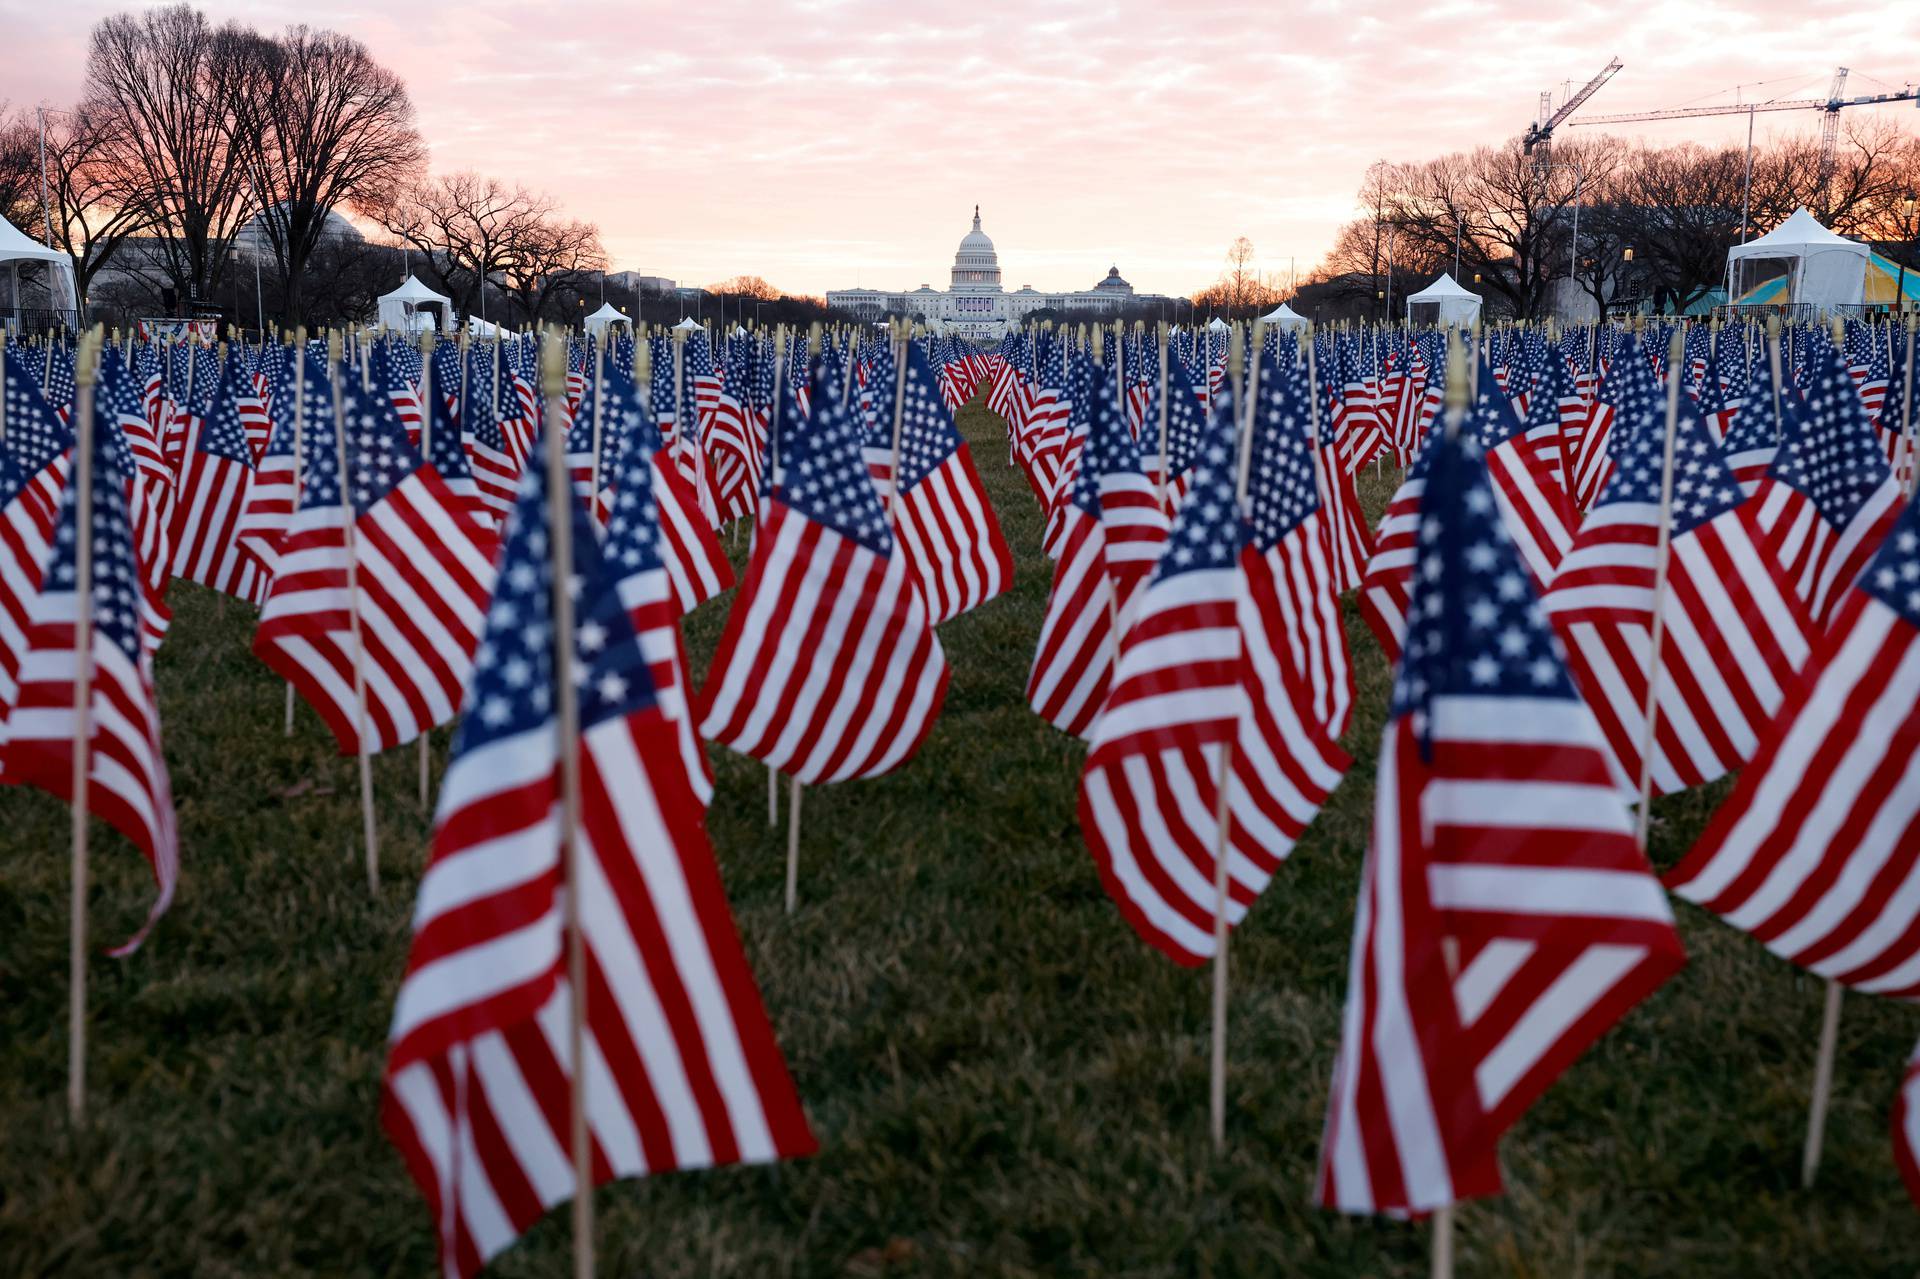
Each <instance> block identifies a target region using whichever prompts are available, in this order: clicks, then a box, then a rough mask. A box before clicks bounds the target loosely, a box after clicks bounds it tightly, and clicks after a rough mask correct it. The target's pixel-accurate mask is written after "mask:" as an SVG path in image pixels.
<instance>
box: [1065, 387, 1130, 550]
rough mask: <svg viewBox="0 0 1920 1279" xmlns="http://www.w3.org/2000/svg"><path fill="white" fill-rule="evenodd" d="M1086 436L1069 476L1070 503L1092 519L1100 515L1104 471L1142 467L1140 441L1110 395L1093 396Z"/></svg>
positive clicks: (1120, 471) (1107, 473)
mask: <svg viewBox="0 0 1920 1279" xmlns="http://www.w3.org/2000/svg"><path fill="white" fill-rule="evenodd" d="M1093 401H1094V402H1093V406H1092V410H1093V412H1092V419H1091V421H1090V422H1089V424H1088V427H1087V438H1086V439H1085V440H1084V441H1083V442H1082V443H1081V445H1080V461H1079V464H1078V469H1077V471H1076V472H1075V474H1074V477H1073V504H1074V505H1075V506H1077V507H1079V508H1080V509H1081V510H1082V511H1085V512H1086V513H1087V514H1088V515H1089V516H1091V517H1093V518H1094V519H1096V520H1097V519H1099V518H1100V480H1101V477H1103V476H1106V475H1115V474H1126V473H1130V472H1137V471H1140V470H1141V469H1142V467H1141V461H1140V441H1138V440H1136V439H1134V438H1133V430H1132V429H1131V428H1130V427H1129V426H1128V425H1127V419H1126V416H1125V415H1124V414H1122V413H1121V412H1120V410H1119V408H1118V407H1117V406H1116V405H1115V404H1114V402H1113V396H1111V395H1096V396H1094V397H1093Z"/></svg>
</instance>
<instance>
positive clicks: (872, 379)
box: [854, 342, 897, 446]
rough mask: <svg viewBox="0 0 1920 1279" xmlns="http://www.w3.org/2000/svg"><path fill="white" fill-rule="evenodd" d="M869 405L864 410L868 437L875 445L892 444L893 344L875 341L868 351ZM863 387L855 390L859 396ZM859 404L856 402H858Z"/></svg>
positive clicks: (867, 396) (867, 385)
mask: <svg viewBox="0 0 1920 1279" xmlns="http://www.w3.org/2000/svg"><path fill="white" fill-rule="evenodd" d="M866 364H867V384H866V386H865V388H864V390H865V393H866V400H867V403H866V406H865V408H864V409H862V410H861V413H862V414H863V419H864V422H865V425H866V432H867V437H868V438H869V439H870V440H871V441H872V442H873V443H875V444H884V445H888V446H891V445H892V444H893V380H894V378H895V376H897V374H896V372H895V366H894V362H893V343H891V342H876V343H874V344H873V346H872V347H871V348H870V349H869V350H868V352H867V359H866ZM862 389H863V388H859V387H856V388H855V391H854V393H855V394H856V395H858V394H860V392H861V390H862ZM856 403H857V401H856Z"/></svg>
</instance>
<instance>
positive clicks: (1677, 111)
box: [1574, 67, 1920, 206]
mask: <svg viewBox="0 0 1920 1279" xmlns="http://www.w3.org/2000/svg"><path fill="white" fill-rule="evenodd" d="M1846 90H1847V69H1846V68H1845V67H1841V68H1840V69H1839V70H1838V71H1836V72H1834V76H1833V85H1832V87H1831V88H1829V89H1828V90H1827V96H1826V97H1824V98H1781V99H1777V100H1775V101H1772V102H1748V103H1734V104H1732V105H1729V106H1718V107H1675V108H1673V109H1672V110H1668V111H1630V112H1626V113H1625V114H1622V115H1590V116H1588V117H1587V118H1586V119H1584V120H1575V121H1574V124H1576V125H1583V124H1627V123H1630V122H1632V121H1636V120H1685V119H1692V118H1694V117H1697V116H1709V115H1744V116H1746V117H1747V148H1748V150H1749V151H1751V150H1752V148H1753V117H1754V115H1755V114H1756V113H1757V112H1761V111H1824V112H1825V113H1826V118H1825V119H1824V120H1822V121H1821V122H1820V187H1819V199H1820V203H1821V204H1822V205H1823V206H1824V204H1825V202H1826V194H1827V184H1828V183H1829V182H1830V181H1832V179H1833V158H1834V150H1835V147H1836V144H1837V143H1838V141H1839V137H1840V112H1841V111H1843V110H1845V109H1846V108H1847V107H1875V106H1883V105H1885V104H1887V103H1889V102H1909V101H1910V102H1912V103H1914V104H1915V105H1916V106H1920V85H1916V84H1913V83H1909V84H1908V85H1907V86H1906V88H1904V89H1902V90H1901V91H1900V92H1898V93H1870V94H1867V95H1865V96H1864V97H1858V98H1843V97H1841V96H1840V95H1841V94H1843V93H1845V92H1846Z"/></svg>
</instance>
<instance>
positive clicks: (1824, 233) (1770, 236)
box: [1727, 205, 1869, 261]
mask: <svg viewBox="0 0 1920 1279" xmlns="http://www.w3.org/2000/svg"><path fill="white" fill-rule="evenodd" d="M1828 249H1842V250H1845V251H1847V252H1849V253H1855V254H1858V255H1859V256H1861V257H1865V256H1866V255H1867V253H1868V252H1869V250H1868V248H1867V246H1866V245H1864V244H1862V243H1860V242H1859V241H1858V240H1849V239H1848V238H1847V237H1846V236H1844V235H1835V234H1834V233H1833V232H1831V231H1829V230H1827V228H1825V227H1823V226H1821V225H1820V219H1818V218H1816V217H1814V216H1813V214H1811V213H1809V212H1807V207H1806V206H1805V205H1801V206H1800V207H1799V208H1797V209H1795V210H1794V211H1793V214H1792V216H1790V217H1789V218H1788V219H1787V220H1786V221H1785V222H1782V223H1781V224H1780V225H1779V226H1777V227H1775V228H1773V230H1771V231H1769V232H1767V233H1766V234H1765V235H1763V236H1759V237H1757V238H1756V239H1752V240H1748V241H1747V242H1746V243H1745V244H1736V245H1734V246H1733V247H1732V248H1730V249H1728V250H1727V260H1728V261H1733V260H1734V259H1736V258H1755V257H1758V258H1774V257H1795V256H1799V255H1803V254H1805V253H1808V252H1809V251H1812V252H1822V251H1825V250H1828Z"/></svg>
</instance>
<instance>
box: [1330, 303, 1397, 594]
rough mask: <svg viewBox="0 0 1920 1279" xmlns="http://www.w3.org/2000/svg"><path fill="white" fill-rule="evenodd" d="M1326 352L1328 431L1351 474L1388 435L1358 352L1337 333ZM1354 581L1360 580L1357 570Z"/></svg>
mask: <svg viewBox="0 0 1920 1279" xmlns="http://www.w3.org/2000/svg"><path fill="white" fill-rule="evenodd" d="M1327 355H1328V360H1327V366H1328V367H1327V376H1326V388H1327V391H1328V401H1329V404H1330V406H1331V407H1330V408H1329V410H1328V413H1327V418H1328V431H1329V434H1331V435H1332V437H1333V440H1334V451H1335V453H1336V454H1337V456H1338V458H1339V466H1340V471H1341V472H1342V473H1345V474H1348V475H1351V474H1353V473H1354V472H1355V471H1358V470H1359V469H1360V468H1361V467H1363V466H1365V465H1366V464H1367V463H1368V462H1371V461H1373V459H1374V457H1375V455H1377V454H1378V453H1380V452H1381V451H1382V450H1383V449H1385V448H1386V446H1387V434H1386V429H1385V426H1384V424H1383V423H1382V422H1381V420H1380V407H1379V404H1378V403H1377V401H1376V400H1375V398H1374V394H1373V391H1372V389H1371V388H1370V387H1368V386H1367V381H1366V377H1365V375H1364V374H1363V373H1362V372H1361V371H1360V354H1359V352H1358V351H1357V350H1356V349H1355V348H1354V347H1353V345H1352V344H1351V343H1349V342H1348V341H1347V340H1346V339H1344V338H1342V337H1341V336H1340V335H1339V334H1329V335H1328V338H1327ZM1365 563H1366V561H1365V560H1362V561H1361V564H1363V565H1364V564H1365ZM1354 580H1355V581H1356V582H1357V581H1358V580H1359V575H1358V573H1356V574H1355V576H1354Z"/></svg>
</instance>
